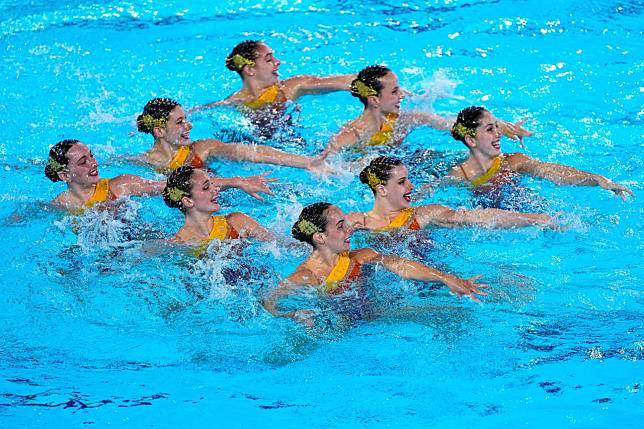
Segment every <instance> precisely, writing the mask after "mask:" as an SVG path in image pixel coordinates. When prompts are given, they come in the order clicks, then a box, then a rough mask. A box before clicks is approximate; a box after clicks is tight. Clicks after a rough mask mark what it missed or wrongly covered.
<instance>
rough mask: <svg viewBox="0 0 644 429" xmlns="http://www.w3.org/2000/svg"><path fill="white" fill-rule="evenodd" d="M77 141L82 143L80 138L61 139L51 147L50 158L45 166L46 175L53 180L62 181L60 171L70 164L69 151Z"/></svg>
mask: <svg viewBox="0 0 644 429" xmlns="http://www.w3.org/2000/svg"><path fill="white" fill-rule="evenodd" d="M76 143H80V141H78V140H61V141H59V142H58V143H56V144H55V145H53V146H52V147H51V149H49V158H48V159H47V165H46V166H45V176H47V178H48V179H49V180H51V181H52V182H60V181H61V180H62V179H61V178H60V177H58V173H59V172H60V171H62V170H64V169H65V168H67V164H69V159H68V158H67V152H69V149H71V148H72V146H74V145H75V144H76Z"/></svg>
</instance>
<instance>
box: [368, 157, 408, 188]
mask: <svg viewBox="0 0 644 429" xmlns="http://www.w3.org/2000/svg"><path fill="white" fill-rule="evenodd" d="M399 165H403V162H402V161H401V160H400V159H398V158H393V157H391V156H379V157H378V158H376V159H374V160H373V161H371V162H370V163H369V165H367V166H366V167H365V168H364V169H363V170H362V171H361V172H360V181H361V182H362V183H364V184H366V185H367V186H369V187H370V188H371V190H372V191H373V193H374V194H375V193H376V186H378V185H380V184H383V185H384V184H386V183H387V182H388V181H389V177H390V176H391V170H393V169H394V168H396V167H397V166H399Z"/></svg>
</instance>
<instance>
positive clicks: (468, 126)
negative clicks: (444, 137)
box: [451, 106, 487, 143]
mask: <svg viewBox="0 0 644 429" xmlns="http://www.w3.org/2000/svg"><path fill="white" fill-rule="evenodd" d="M485 112H487V109H486V108H485V107H480V106H470V107H466V108H465V109H463V110H461V111H460V112H459V113H458V117H457V118H456V122H454V125H452V131H451V133H452V137H454V139H455V140H459V141H461V142H463V143H465V136H468V135H469V136H474V135H475V134H476V128H477V127H478V126H479V125H480V124H479V120H480V119H481V116H483V114H484V113H485Z"/></svg>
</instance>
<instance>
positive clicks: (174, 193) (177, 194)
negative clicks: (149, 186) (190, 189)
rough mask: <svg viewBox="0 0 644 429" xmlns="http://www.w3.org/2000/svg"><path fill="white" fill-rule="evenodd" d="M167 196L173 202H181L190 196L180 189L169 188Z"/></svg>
mask: <svg viewBox="0 0 644 429" xmlns="http://www.w3.org/2000/svg"><path fill="white" fill-rule="evenodd" d="M166 195H167V196H168V198H170V199H171V200H172V201H175V202H176V201H181V198H183V197H185V196H187V195H188V193H187V192H186V191H184V190H181V189H179V188H174V187H172V188H168V190H167V191H166Z"/></svg>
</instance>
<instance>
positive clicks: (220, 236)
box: [191, 216, 239, 257]
mask: <svg viewBox="0 0 644 429" xmlns="http://www.w3.org/2000/svg"><path fill="white" fill-rule="evenodd" d="M236 238H239V232H237V230H236V229H235V228H234V227H233V226H232V225H231V224H229V223H228V220H227V219H226V216H213V217H212V228H211V229H210V234H208V237H206V238H204V239H203V240H201V244H200V245H199V246H197V248H196V249H195V250H194V252H192V253H191V254H193V255H194V256H197V257H198V256H201V255H203V253H204V252H205V251H206V249H207V248H208V245H209V244H210V242H211V241H212V240H215V239H217V240H222V241H223V240H229V239H230V240H234V239H236Z"/></svg>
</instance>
